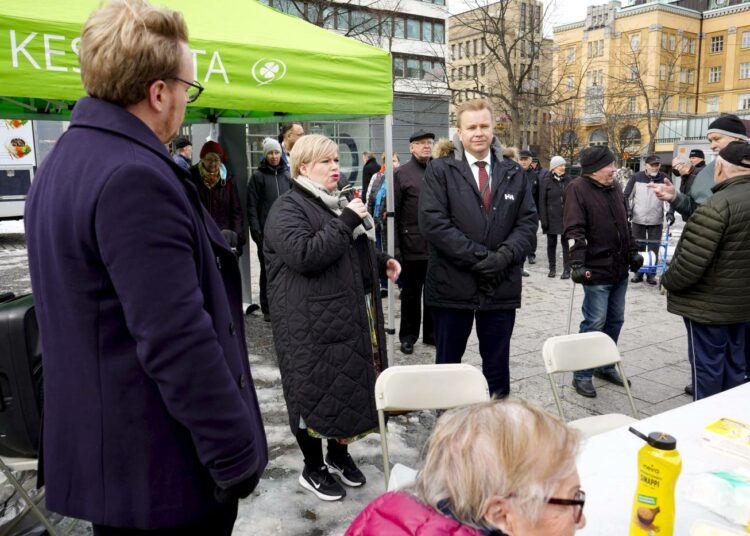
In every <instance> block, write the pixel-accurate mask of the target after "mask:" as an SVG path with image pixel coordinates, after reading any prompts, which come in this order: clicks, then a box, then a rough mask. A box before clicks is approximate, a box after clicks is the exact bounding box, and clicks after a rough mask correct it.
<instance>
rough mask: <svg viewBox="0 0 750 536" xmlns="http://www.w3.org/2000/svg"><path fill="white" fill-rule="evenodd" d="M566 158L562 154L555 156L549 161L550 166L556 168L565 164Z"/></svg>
mask: <svg viewBox="0 0 750 536" xmlns="http://www.w3.org/2000/svg"><path fill="white" fill-rule="evenodd" d="M564 165H565V159H564V158H563V157H562V156H553V157H552V160H550V161H549V168H550V169H555V168H556V167H557V166H564Z"/></svg>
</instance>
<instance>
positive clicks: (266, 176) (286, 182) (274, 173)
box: [247, 158, 292, 244]
mask: <svg viewBox="0 0 750 536" xmlns="http://www.w3.org/2000/svg"><path fill="white" fill-rule="evenodd" d="M291 187H292V178H291V177H290V176H289V167H287V165H286V163H285V162H284V161H283V160H282V161H281V162H279V165H278V166H276V167H271V166H270V165H269V163H268V160H266V159H265V158H264V159H263V160H261V161H260V165H259V166H258V169H257V170H255V171H254V172H253V175H252V177H250V181H249V182H248V185H247V223H248V225H249V227H250V236H252V237H253V241H254V242H255V243H256V244H260V243H262V242H263V228H264V227H265V226H266V219H268V213H269V212H270V211H271V205H273V204H274V202H275V201H276V200H277V199H278V198H279V197H280V196H281V195H282V194H284V193H286V192H288V191H289V189H290V188H291Z"/></svg>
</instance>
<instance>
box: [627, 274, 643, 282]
mask: <svg viewBox="0 0 750 536" xmlns="http://www.w3.org/2000/svg"><path fill="white" fill-rule="evenodd" d="M630 282H631V283H643V274H635V275H634V276H633V277H632V278H631V279H630Z"/></svg>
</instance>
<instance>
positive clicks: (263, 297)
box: [258, 242, 268, 315]
mask: <svg viewBox="0 0 750 536" xmlns="http://www.w3.org/2000/svg"><path fill="white" fill-rule="evenodd" d="M258 260H259V261H260V310H261V312H262V313H263V314H264V315H267V314H268V288H267V285H268V280H267V279H266V263H265V261H264V259H263V242H258Z"/></svg>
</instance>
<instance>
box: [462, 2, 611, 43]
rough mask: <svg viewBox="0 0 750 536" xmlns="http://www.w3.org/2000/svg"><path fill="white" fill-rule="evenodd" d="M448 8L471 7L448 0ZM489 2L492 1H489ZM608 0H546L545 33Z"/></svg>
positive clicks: (549, 33) (579, 18)
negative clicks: (587, 7)
mask: <svg viewBox="0 0 750 536" xmlns="http://www.w3.org/2000/svg"><path fill="white" fill-rule="evenodd" d="M467 1H468V6H474V7H476V6H477V3H478V2H483V1H484V0H467ZM447 2H448V9H449V10H450V12H451V13H453V14H455V13H461V12H462V11H466V10H467V9H470V7H467V4H466V2H465V1H464V0H447ZM487 3H492V2H491V1H488V2H487ZM606 3H607V0H544V6H545V12H546V13H547V16H546V17H545V20H544V23H545V24H544V27H545V28H544V33H545V34H546V35H551V34H552V27H553V26H559V25H560V24H567V23H568V22H575V21H579V20H583V19H585V18H586V6H591V5H595V4H606Z"/></svg>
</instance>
